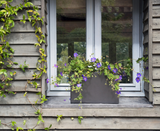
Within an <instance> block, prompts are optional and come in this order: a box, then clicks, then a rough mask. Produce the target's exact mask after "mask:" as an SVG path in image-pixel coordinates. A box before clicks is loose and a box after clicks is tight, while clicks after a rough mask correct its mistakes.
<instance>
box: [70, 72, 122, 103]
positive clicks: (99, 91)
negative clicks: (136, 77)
mask: <svg viewBox="0 0 160 131" xmlns="http://www.w3.org/2000/svg"><path fill="white" fill-rule="evenodd" d="M95 75H96V77H95V76H94V77H91V78H88V80H87V81H86V82H84V84H83V87H82V89H83V91H82V96H83V99H82V103H96V104H97V103H103V104H118V103H119V97H118V95H117V94H115V91H113V90H112V89H111V88H112V87H111V86H110V85H109V83H108V82H107V85H105V83H106V77H105V76H104V75H98V74H97V73H96V74H95ZM77 96H78V93H76V92H72V91H71V103H72V104H77V103H80V101H78V100H74V99H75V98H76V97H77Z"/></svg>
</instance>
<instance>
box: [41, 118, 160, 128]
mask: <svg viewBox="0 0 160 131" xmlns="http://www.w3.org/2000/svg"><path fill="white" fill-rule="evenodd" d="M44 120H45V124H44V126H45V127H49V125H50V124H53V125H54V126H52V127H51V129H98V130H100V129H123V130H124V129H128V130H129V129H135V130H136V129H147V130H148V129H160V124H159V123H160V119H159V118H84V119H83V120H82V124H79V123H78V120H77V118H75V119H74V120H73V121H72V120H71V119H70V118H65V119H63V120H62V121H61V122H60V123H57V122H56V118H44Z"/></svg>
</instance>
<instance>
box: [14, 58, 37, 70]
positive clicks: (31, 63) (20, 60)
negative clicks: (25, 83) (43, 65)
mask: <svg viewBox="0 0 160 131" xmlns="http://www.w3.org/2000/svg"><path fill="white" fill-rule="evenodd" d="M38 59H39V57H17V56H16V57H13V58H12V59H11V60H12V61H13V62H18V65H13V68H19V66H20V65H24V62H26V64H27V65H28V68H36V63H37V62H38Z"/></svg>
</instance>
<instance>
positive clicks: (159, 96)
mask: <svg viewBox="0 0 160 131" xmlns="http://www.w3.org/2000/svg"><path fill="white" fill-rule="evenodd" d="M153 104H154V105H160V93H153Z"/></svg>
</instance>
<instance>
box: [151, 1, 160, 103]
mask: <svg viewBox="0 0 160 131" xmlns="http://www.w3.org/2000/svg"><path fill="white" fill-rule="evenodd" d="M152 8H153V9H152V36H153V38H152V58H153V63H152V68H153V72H152V73H153V74H152V76H153V87H154V90H153V92H154V93H153V104H154V105H159V104H160V59H159V58H160V1H159V0H153V6H152Z"/></svg>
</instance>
